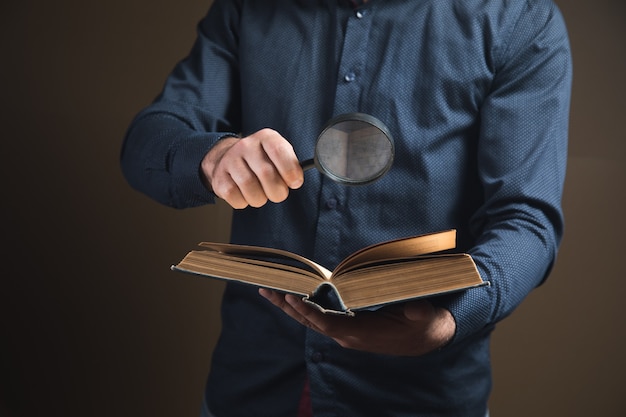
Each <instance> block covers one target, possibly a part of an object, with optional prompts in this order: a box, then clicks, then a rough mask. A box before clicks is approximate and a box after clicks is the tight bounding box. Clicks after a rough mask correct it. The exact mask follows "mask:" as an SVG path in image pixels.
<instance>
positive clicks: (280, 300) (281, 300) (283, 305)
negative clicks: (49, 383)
mask: <svg viewBox="0 0 626 417" xmlns="http://www.w3.org/2000/svg"><path fill="white" fill-rule="evenodd" d="M259 294H261V295H262V296H263V297H265V298H266V299H267V300H268V301H269V302H271V303H272V304H274V305H275V306H276V307H278V308H280V309H281V310H283V312H284V313H285V314H287V315H288V316H290V317H291V318H292V319H294V320H296V321H297V322H299V323H300V324H302V325H304V326H307V327H311V324H310V323H309V322H308V321H307V319H306V318H305V317H304V316H302V315H301V314H300V313H298V311H296V310H295V309H294V308H293V307H292V306H291V304H290V303H289V302H287V300H286V298H287V297H292V298H294V299H296V300H299V299H298V298H297V297H296V296H294V295H284V294H281V293H279V292H277V291H273V290H269V289H265V288H260V289H259Z"/></svg>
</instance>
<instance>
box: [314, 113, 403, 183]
mask: <svg viewBox="0 0 626 417" xmlns="http://www.w3.org/2000/svg"><path fill="white" fill-rule="evenodd" d="M349 121H357V122H365V123H368V124H370V125H372V126H374V127H375V128H377V129H378V130H380V131H381V132H382V133H383V134H384V135H385V137H386V138H387V140H388V141H389V144H390V145H391V151H390V152H391V155H390V156H389V160H388V161H387V164H386V165H385V167H384V168H383V169H381V170H379V171H378V172H377V173H376V175H373V176H371V177H368V178H365V179H361V180H353V179H350V178H345V177H341V176H338V175H335V174H334V173H332V172H331V171H329V170H328V169H327V168H326V167H325V166H323V165H322V163H321V162H320V161H319V158H318V155H317V149H318V147H317V143H318V142H319V141H320V139H321V138H322V137H323V136H324V134H325V133H326V131H327V130H328V129H331V128H333V127H334V126H336V125H337V124H338V123H342V122H349ZM394 157H395V144H394V140H393V137H392V136H391V133H390V132H389V129H388V128H387V126H386V125H385V124H384V123H383V122H382V121H380V120H379V119H377V118H376V117H374V116H372V115H370V114H366V113H359V112H352V113H343V114H340V115H338V116H336V117H333V118H332V119H330V120H329V121H328V122H327V123H326V125H324V128H323V129H322V131H321V133H320V134H319V135H318V136H317V141H316V144H315V157H314V158H313V161H314V163H315V167H316V168H317V169H318V171H320V172H322V173H324V174H325V175H326V176H328V177H329V178H331V179H332V180H333V181H335V182H338V183H340V184H347V185H365V184H370V183H372V182H374V181H376V180H377V179H379V178H380V177H382V176H383V175H385V174H386V173H387V171H389V169H390V168H391V165H392V164H393V159H394Z"/></svg>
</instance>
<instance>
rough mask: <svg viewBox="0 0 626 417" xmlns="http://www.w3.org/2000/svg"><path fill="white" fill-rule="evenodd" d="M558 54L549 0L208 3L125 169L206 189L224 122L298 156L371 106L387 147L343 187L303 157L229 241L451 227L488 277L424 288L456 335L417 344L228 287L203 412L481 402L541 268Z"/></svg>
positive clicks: (559, 91) (146, 186) (565, 67)
mask: <svg viewBox="0 0 626 417" xmlns="http://www.w3.org/2000/svg"><path fill="white" fill-rule="evenodd" d="M571 76H572V74H571V57H570V49H569V44H568V37H567V32H566V29H565V26H564V22H563V19H562V16H561V14H560V13H559V11H558V10H557V8H556V6H555V5H554V4H553V3H552V2H551V1H550V0H526V1H522V0H520V1H505V0H406V1H402V0H387V1H381V0H371V1H369V2H367V4H365V5H363V6H362V7H359V8H357V9H356V10H355V9H353V8H351V7H350V6H349V5H347V4H343V3H338V2H337V1H336V0H309V1H307V0H300V1H295V0H264V1H245V0H216V1H215V2H214V4H213V5H212V7H211V9H210V11H209V13H208V15H207V16H206V17H205V18H204V19H203V20H202V21H201V22H200V23H199V25H198V37H197V41H196V43H195V45H194V46H193V49H192V50H191V52H190V53H189V55H188V56H187V57H186V58H185V59H184V60H183V61H181V62H180V63H179V64H178V65H177V66H176V68H175V69H174V70H173V72H172V73H171V75H170V76H169V78H168V79H167V81H166V83H165V86H164V88H163V91H162V93H161V94H160V95H159V96H158V97H157V98H156V99H155V101H154V102H153V103H151V104H150V105H149V106H147V107H146V108H145V109H143V110H142V111H141V112H140V113H139V115H138V116H137V117H136V119H135V120H134V121H133V122H132V125H131V126H130V128H129V131H128V135H127V137H126V140H125V143H124V147H123V151H122V169H123V172H124V174H125V176H126V178H127V179H128V182H129V183H130V184H131V185H132V186H133V187H135V188H136V189H138V190H140V191H141V192H144V193H146V194H147V195H149V196H151V197H152V198H154V199H155V200H156V201H159V202H161V203H163V204H166V205H168V206H171V207H176V208H185V207H192V206H198V205H202V204H207V203H211V202H213V201H214V196H213V195H212V194H211V193H210V191H209V190H207V188H205V186H204V185H203V182H202V179H201V177H200V174H199V166H200V161H201V160H202V158H203V156H204V155H205V153H206V152H207V151H208V150H209V149H210V148H211V146H212V145H213V144H214V143H215V142H216V141H218V140H219V139H220V138H222V137H224V136H228V135H235V134H241V135H243V136H245V135H248V134H250V133H253V132H255V131H257V130H259V129H261V128H264V127H271V128H273V129H275V130H277V131H279V132H280V133H281V134H282V135H283V136H284V137H286V138H287V139H288V140H289V141H290V142H291V143H292V144H293V146H294V148H295V151H296V153H297V155H298V156H299V157H300V158H301V159H307V158H310V157H312V155H313V149H314V145H315V139H316V137H317V134H318V133H319V130H320V129H321V127H322V126H323V125H324V124H325V122H326V121H327V120H328V119H330V118H331V117H332V116H335V115H338V114H341V113H347V112H357V111H358V112H363V113H368V114H371V115H373V116H375V117H377V118H379V119H380V120H382V121H383V122H384V123H385V124H386V125H387V127H388V128H389V130H390V132H391V134H392V135H393V137H394V139H395V145H396V157H395V161H394V164H393V166H392V168H391V170H390V171H389V172H388V173H387V175H386V176H384V177H383V178H382V179H380V180H378V181H377V182H375V183H372V184H369V185H366V186H344V185H339V184H336V183H333V182H332V181H330V180H329V179H327V178H324V177H322V176H321V175H320V174H319V173H318V172H317V171H315V170H312V171H308V172H307V173H306V174H305V183H304V185H303V186H302V188H301V189H299V190H296V191H293V192H292V193H291V194H290V196H289V197H288V199H287V200H286V201H284V202H282V203H279V204H274V203H269V204H267V205H265V206H264V207H262V208H259V209H255V208H247V209H244V210H236V211H235V212H234V214H233V225H232V241H233V242H236V243H246V244H253V245H264V246H271V247H276V248H283V249H287V250H290V251H293V252H297V253H300V254H302V255H304V256H307V257H309V258H312V259H313V260H315V261H317V262H318V263H320V264H322V265H324V266H326V267H328V268H331V269H332V268H333V267H334V266H335V265H336V264H337V263H338V262H339V261H340V260H341V259H342V258H343V257H345V256H346V255H348V254H349V253H351V252H353V251H355V250H357V249H359V248H361V247H363V246H366V245H368V244H372V243H375V242H379V241H382V240H387V239H392V238H397V237H401V236H408V235H414V234H420V233H427V232H433V231H438V230H443V229H449V228H455V229H457V231H458V250H459V251H467V252H469V253H471V254H472V255H473V257H474V259H475V261H476V263H477V266H478V268H479V270H480V273H481V275H482V277H483V279H485V280H487V281H489V282H490V284H491V285H490V286H486V287H481V288H476V289H472V290H469V291H467V292H463V293H457V294H454V295H448V296H445V297H441V298H438V299H436V300H434V301H435V302H436V303H437V304H439V305H442V306H444V307H446V308H448V309H449V310H450V311H451V312H452V315H453V317H454V319H455V320H456V324H457V331H456V334H455V336H454V338H453V340H452V341H451V342H450V343H449V344H448V345H447V346H445V347H444V348H443V349H441V350H439V351H436V352H432V353H429V354H426V355H424V356H421V357H412V358H409V357H393V356H386V355H376V354H370V353H364V352H360V351H354V350H349V349H344V348H341V347H340V346H338V345H337V344H336V343H335V342H334V341H332V340H331V339H328V338H326V337H324V336H321V335H319V334H317V333H314V332H312V331H310V330H308V329H305V328H303V327H302V326H300V325H299V324H298V323H296V322H295V321H293V320H292V319H290V318H289V317H287V316H285V315H284V314H283V313H282V312H281V311H280V310H278V309H277V308H275V307H274V306H272V305H270V304H269V302H267V301H266V300H265V299H263V298H262V297H260V296H259V295H258V293H257V291H256V289H254V288H251V287H246V286H242V285H234V284H229V285H228V286H227V288H226V291H225V294H224V298H223V303H222V320H223V330H222V334H221V336H220V339H219V343H218V346H217V347H216V349H215V351H214V354H213V363H212V366H211V374H210V376H209V379H208V383H207V400H208V403H209V407H210V408H211V410H212V412H213V413H215V415H217V416H273V417H280V416H294V415H295V413H296V408H297V405H298V400H299V397H300V394H301V391H302V387H303V384H304V380H305V376H306V375H307V374H308V376H309V378H310V381H311V399H312V403H313V410H314V413H315V416H316V417H317V416H341V417H346V416H367V415H372V416H374V415H375V416H435V415H436V416H457V417H458V416H483V415H484V413H485V410H486V407H487V401H488V396H489V392H490V388H491V377H490V358H489V335H490V332H491V330H492V329H493V328H494V325H495V324H496V323H497V322H498V321H499V320H501V319H503V318H504V317H506V316H507V315H508V314H510V313H511V312H512V311H513V310H514V308H515V307H516V306H517V305H518V304H519V303H520V302H521V301H522V300H523V299H524V297H525V296H526V295H527V294H528V293H529V292H530V291H531V290H532V289H533V288H535V287H536V286H537V285H539V284H540V283H541V282H542V281H543V280H544V279H545V277H546V275H547V274H548V272H549V270H550V267H551V266H552V264H553V262H554V261H555V257H556V253H557V248H558V245H559V242H560V240H561V236H562V233H563V216H562V211H561V195H562V190H563V181H564V175H565V165H566V157H567V129H568V113H569V101H570V84H571Z"/></svg>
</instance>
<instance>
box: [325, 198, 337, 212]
mask: <svg viewBox="0 0 626 417" xmlns="http://www.w3.org/2000/svg"><path fill="white" fill-rule="evenodd" d="M326 208H327V209H330V210H334V209H336V208H337V200H335V199H334V198H331V199H329V200H327V201H326Z"/></svg>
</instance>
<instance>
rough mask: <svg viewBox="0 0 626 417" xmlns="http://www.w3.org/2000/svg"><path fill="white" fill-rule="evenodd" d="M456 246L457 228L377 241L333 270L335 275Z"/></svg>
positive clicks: (355, 253)
mask: <svg viewBox="0 0 626 417" xmlns="http://www.w3.org/2000/svg"><path fill="white" fill-rule="evenodd" d="M455 247H456V230H454V229H450V230H445V231H442V232H436V233H428V234H424V235H419V236H412V237H406V238H400V239H394V240H390V241H386V242H381V243H376V244H374V245H371V246H367V247H365V248H363V249H361V250H358V251H356V252H354V253H353V254H352V255H350V256H348V257H347V258H346V259H344V260H343V261H342V262H341V263H340V264H339V265H337V267H336V268H335V270H334V271H333V275H338V274H340V273H345V272H346V271H349V270H352V269H356V268H359V267H361V266H365V265H367V264H371V263H377V262H383V261H394V260H398V259H403V258H410V257H414V256H418V255H425V254H430V253H434V252H440V251H444V250H448V249H454V248H455Z"/></svg>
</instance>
